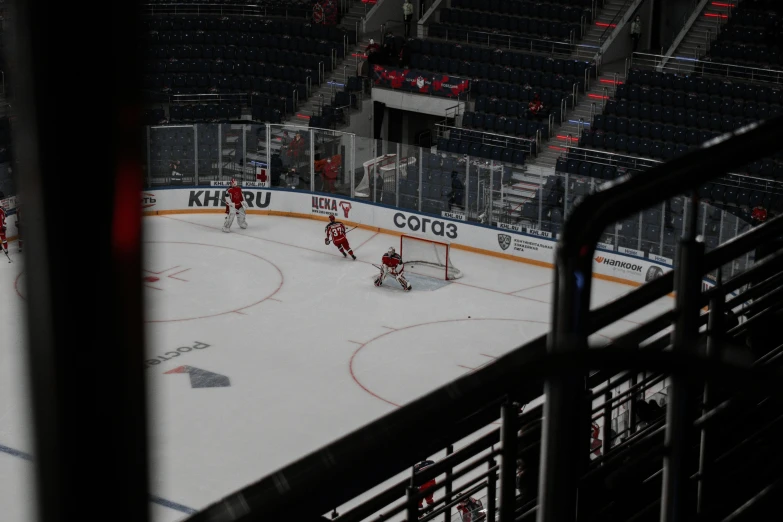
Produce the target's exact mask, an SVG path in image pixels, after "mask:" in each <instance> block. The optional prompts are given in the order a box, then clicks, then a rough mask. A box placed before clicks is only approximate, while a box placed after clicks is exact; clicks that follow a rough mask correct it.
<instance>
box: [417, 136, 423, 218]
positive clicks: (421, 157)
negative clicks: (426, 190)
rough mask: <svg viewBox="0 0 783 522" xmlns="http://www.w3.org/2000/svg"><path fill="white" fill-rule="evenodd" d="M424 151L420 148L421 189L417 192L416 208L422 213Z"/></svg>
mask: <svg viewBox="0 0 783 522" xmlns="http://www.w3.org/2000/svg"><path fill="white" fill-rule="evenodd" d="M423 163H424V149H423V148H422V147H419V188H418V191H417V195H416V199H417V200H418V202H417V205H416V208H418V209H419V212H421V183H422V181H421V178H422V177H423V174H424V167H423Z"/></svg>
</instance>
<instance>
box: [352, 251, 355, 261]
mask: <svg viewBox="0 0 783 522" xmlns="http://www.w3.org/2000/svg"><path fill="white" fill-rule="evenodd" d="M351 257H352V258H353V260H354V261H356V256H355V255H353V252H351Z"/></svg>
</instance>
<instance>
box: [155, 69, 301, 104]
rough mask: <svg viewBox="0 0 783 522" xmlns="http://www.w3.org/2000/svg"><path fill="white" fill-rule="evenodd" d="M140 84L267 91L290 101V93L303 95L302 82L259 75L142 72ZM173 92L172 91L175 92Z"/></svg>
mask: <svg viewBox="0 0 783 522" xmlns="http://www.w3.org/2000/svg"><path fill="white" fill-rule="evenodd" d="M144 86H145V88H147V89H153V90H169V91H170V92H169V93H168V94H207V93H209V94H229V93H250V92H255V93H259V94H269V95H272V96H279V97H282V98H286V99H288V100H291V102H293V98H294V93H296V94H297V97H298V99H299V100H300V101H304V100H305V99H306V96H307V88H306V86H305V85H304V84H301V83H300V84H296V83H291V82H287V81H283V80H272V79H270V78H266V79H265V78H264V77H261V76H253V77H250V76H217V75H205V74H199V75H192V74H191V75H184V74H166V75H161V74H157V75H145V76H144ZM175 91H176V92H175Z"/></svg>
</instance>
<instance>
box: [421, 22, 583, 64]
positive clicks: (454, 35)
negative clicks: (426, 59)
mask: <svg viewBox="0 0 783 522" xmlns="http://www.w3.org/2000/svg"><path fill="white" fill-rule="evenodd" d="M426 27H427V30H428V32H427V37H428V38H440V36H437V35H436V36H431V35H430V34H429V26H426ZM442 29H443V30H444V31H445V38H444V39H445V40H454V41H460V42H465V43H468V44H471V45H480V46H484V47H491V48H493V49H498V48H501V49H508V50H512V51H522V52H535V53H540V54H548V55H550V56H563V57H570V56H571V54H572V53H573V51H574V37H573V31H572V32H571V33H572V34H571V37H569V40H568V41H559V40H540V39H537V38H531V37H526V36H521V35H513V34H502V33H496V32H492V33H490V32H485V31H474V30H469V29H464V28H459V29H454V30H449V28H448V27H444V28H442ZM462 34H464V38H460V37H459V36H461V35H462ZM581 47H583V48H585V49H587V48H591V47H592V46H587V45H582V46H581ZM594 56H595V53H594V52H593V53H592V54H589V53H588V55H587V56H585V59H592V58H593V57H594Z"/></svg>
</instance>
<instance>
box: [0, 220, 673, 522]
mask: <svg viewBox="0 0 783 522" xmlns="http://www.w3.org/2000/svg"><path fill="white" fill-rule="evenodd" d="M248 223H249V228H248V229H246V230H240V229H239V228H238V227H237V226H236V224H235V225H234V229H233V230H232V232H231V233H229V234H224V233H222V232H221V231H220V227H221V225H222V216H221V215H201V214H199V215H178V216H167V217H149V218H145V223H144V224H145V241H146V242H147V244H146V260H145V265H144V267H145V269H146V270H147V272H145V274H144V276H145V284H146V285H147V286H148V287H149V289H148V290H147V292H146V298H147V306H146V310H147V320H148V321H149V323H148V324H147V352H148V360H149V359H154V358H156V357H158V356H162V357H163V358H164V359H165V360H161V359H158V360H159V361H160V362H159V364H156V365H150V366H149V367H148V369H147V370H146V372H147V376H148V385H149V396H150V405H151V408H152V411H151V416H152V419H151V422H150V427H151V434H150V435H151V437H152V444H151V451H152V453H151V461H152V468H153V469H152V481H151V488H152V491H151V493H152V494H154V495H156V496H158V497H161V498H163V499H166V500H168V501H171V502H174V503H177V504H180V505H183V506H187V507H190V508H194V509H199V508H202V507H204V506H206V505H208V504H210V503H211V502H213V501H215V500H217V499H219V498H221V497H222V496H224V495H226V494H228V493H231V492H233V491H235V490H237V489H238V488H241V487H243V486H245V485H247V484H249V483H251V482H254V481H256V480H258V479H259V478H261V477H262V476H265V475H266V474H268V473H269V472H271V471H274V470H275V469H277V468H279V467H281V466H283V465H285V464H287V463H289V462H291V461H292V460H295V459H297V458H299V457H301V456H303V455H304V454H306V453H308V452H310V451H312V450H315V449H317V448H319V447H321V446H323V445H324V444H326V443H328V442H331V441H333V440H335V439H336V438H338V437H340V436H341V435H344V434H346V433H348V432H350V431H352V430H354V429H356V428H358V427H360V426H362V425H364V424H366V423H368V422H370V421H372V420H374V419H377V418H378V417H381V416H382V415H384V414H386V413H388V412H390V411H392V410H393V409H394V408H396V407H397V405H400V404H404V403H406V402H408V401H410V400H412V399H414V398H416V397H418V396H420V395H421V394H423V393H426V392H427V391H430V390H432V389H434V388H436V387H438V386H440V385H442V384H445V383H446V382H448V381H450V380H453V379H454V378H456V377H459V376H460V375H462V374H464V373H465V372H469V371H472V369H474V368H478V367H480V366H482V365H484V364H487V363H489V362H491V361H492V360H493V358H494V357H497V356H499V355H501V354H503V353H506V352H507V351H509V350H511V349H513V348H515V347H517V346H520V345H522V344H524V343H525V342H526V341H527V340H529V339H532V338H533V337H535V336H537V335H540V334H541V333H543V332H545V331H546V330H547V329H548V321H549V315H550V304H549V303H550V302H551V298H552V295H551V294H552V286H551V284H550V283H551V280H552V271H551V270H549V269H545V268H539V267H536V266H532V265H527V264H524V263H518V262H512V261H506V260H502V259H496V258H491V257H486V256H482V255H479V254H472V253H468V252H464V251H459V250H453V251H452V258H453V263H454V265H456V266H457V267H458V268H459V269H460V270H461V271H462V272H463V274H464V277H463V278H462V279H460V280H458V281H456V282H452V283H450V284H447V285H445V286H443V287H442V288H437V289H434V290H433V289H429V290H427V291H418V292H417V290H416V288H415V285H414V289H413V290H412V291H411V292H409V293H405V292H403V291H401V289H400V288H399V285H398V284H397V283H396V281H394V280H393V279H391V278H388V279H387V280H386V283H384V286H383V287H381V288H376V287H374V286H373V284H372V277H373V276H374V275H375V273H376V272H377V269H376V268H374V267H373V266H372V265H371V264H370V263H378V262H379V260H380V257H381V255H382V254H383V252H385V251H386V250H387V249H388V247H389V246H397V247H398V246H399V239H398V238H397V237H394V236H388V235H384V234H375V233H373V232H370V231H367V230H362V229H356V230H353V231H352V232H350V233H349V235H348V239H349V241H350V243H351V246H352V247H353V249H354V251H355V253H356V255H357V256H358V258H359V259H358V261H352V260H350V258H349V259H344V258H343V257H342V256H341V255H340V254H339V252H338V251H337V250H336V248H335V247H334V246H326V245H324V241H323V238H324V233H323V227H324V223H322V222H320V221H312V220H304V219H292V218H284V217H271V216H249V217H248ZM14 250H15V245H13V244H12V247H11V251H12V257H13V258H14V260H15V263H13V264H8V263H3V262H2V260H0V291H2V295H3V296H4V298H3V299H2V300H0V329H1V331H2V338H3V343H2V345H0V513H2V514H3V515H2V520H3V522H26V521H28V520H32V518H31V514H32V513H33V510H32V502H33V500H32V499H33V494H32V491H31V488H32V486H31V484H32V482H31V480H32V473H33V472H32V466H31V465H30V462H29V461H27V460H23V459H21V458H19V457H16V456H13V455H11V452H12V451H11V450H17V451H21V452H25V453H31V452H32V449H31V447H32V444H31V439H30V434H29V429H28V427H29V422H28V417H27V413H26V412H27V411H29V408H28V406H27V401H28V395H27V390H26V382H25V380H24V378H25V375H26V371H25V369H24V364H25V361H24V360H23V358H22V353H23V344H24V343H23V339H24V338H23V326H22V325H23V317H22V308H23V300H22V297H21V295H23V294H24V274H23V273H22V272H21V271H22V269H23V267H22V262H21V261H22V259H21V255H20V254H14V253H13V251H14ZM17 289H18V290H19V294H17V292H16V290H17ZM629 290H631V287H628V286H624V285H620V284H616V283H609V282H605V281H595V282H594V292H593V303H594V305H596V304H600V303H604V302H606V301H609V300H611V299H614V298H616V297H617V296H619V295H622V294H624V293H626V292H628V291H629ZM671 306H672V300H671V299H670V298H664V299H662V300H660V301H658V302H657V303H654V304H653V305H650V306H649V307H647V308H646V309H644V310H643V311H640V312H637V313H635V314H633V315H631V316H630V317H629V319H630V320H629V321H622V322H620V323H618V324H615V325H612V326H610V327H608V328H607V329H605V330H604V331H603V332H601V333H602V335H601V336H596V337H595V341H596V342H602V341H604V342H605V340H606V339H607V338H610V337H612V336H614V335H617V334H618V333H620V332H622V331H623V330H625V329H627V328H629V327H632V326H633V325H634V323H635V322H636V321H641V320H643V319H644V318H646V317H651V316H652V315H653V314H657V313H660V312H661V311H662V310H664V309H667V308H670V307H671ZM194 343H206V344H208V345H209V347H208V348H204V349H198V350H196V349H191V350H189V351H188V350H187V349H183V350H182V351H179V352H177V348H186V347H192V346H193V345H194ZM173 353H178V354H179V355H176V356H172V354H173ZM183 365H187V366H191V367H194V368H199V369H202V370H206V371H209V372H213V373H217V374H222V375H226V376H228V377H229V379H230V382H231V385H230V387H220V388H191V384H190V380H189V377H188V375H186V374H182V373H180V374H176V373H175V374H166V373H165V372H167V371H170V370H172V369H174V368H177V367H180V366H183ZM3 448H6V450H3ZM403 475H404V474H403ZM403 475H401V476H403ZM151 509H152V513H153V515H154V518H155V520H156V521H160V522H173V521H176V520H181V519H182V518H183V517H185V516H186V515H185V514H183V513H182V512H180V511H177V510H176V509H171V508H167V507H164V506H162V505H158V504H152V508H151Z"/></svg>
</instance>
